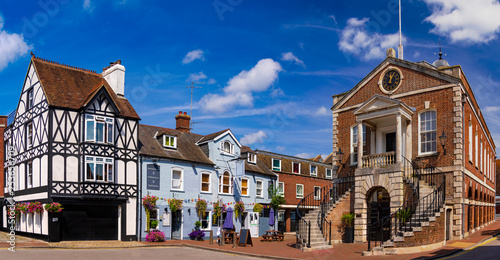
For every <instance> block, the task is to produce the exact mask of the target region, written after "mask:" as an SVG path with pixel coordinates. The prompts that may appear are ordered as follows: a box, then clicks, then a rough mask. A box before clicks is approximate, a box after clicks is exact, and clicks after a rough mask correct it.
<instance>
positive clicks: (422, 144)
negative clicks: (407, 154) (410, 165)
mask: <svg viewBox="0 0 500 260" xmlns="http://www.w3.org/2000/svg"><path fill="white" fill-rule="evenodd" d="M418 120H419V126H420V127H419V128H418V133H419V135H418V137H419V142H418V145H419V149H418V153H419V154H424V155H425V154H433V153H436V152H437V139H436V111H434V110H429V111H424V112H422V113H420V115H419V117H418Z"/></svg>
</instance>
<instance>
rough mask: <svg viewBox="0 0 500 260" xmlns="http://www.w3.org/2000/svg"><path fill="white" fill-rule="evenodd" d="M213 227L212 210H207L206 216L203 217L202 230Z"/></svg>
mask: <svg viewBox="0 0 500 260" xmlns="http://www.w3.org/2000/svg"><path fill="white" fill-rule="evenodd" d="M210 229H212V211H211V210H206V211H205V216H202V217H201V230H210Z"/></svg>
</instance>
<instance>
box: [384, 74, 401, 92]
mask: <svg viewBox="0 0 500 260" xmlns="http://www.w3.org/2000/svg"><path fill="white" fill-rule="evenodd" d="M399 83H401V75H400V74H399V72H398V71H397V70H394V69H392V70H389V71H387V72H386V73H385V75H384V78H383V79H382V87H383V88H384V89H385V90H386V91H393V90H395V89H396V88H397V87H398V86H399Z"/></svg>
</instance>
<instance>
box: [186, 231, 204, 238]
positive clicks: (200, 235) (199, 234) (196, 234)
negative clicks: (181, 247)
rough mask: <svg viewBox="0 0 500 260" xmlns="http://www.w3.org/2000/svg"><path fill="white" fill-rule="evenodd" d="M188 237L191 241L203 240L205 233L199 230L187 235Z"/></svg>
mask: <svg viewBox="0 0 500 260" xmlns="http://www.w3.org/2000/svg"><path fill="white" fill-rule="evenodd" d="M188 236H189V237H190V238H191V239H196V240H203V238H204V237H205V232H203V231H201V230H193V232H191V233H189V234H188Z"/></svg>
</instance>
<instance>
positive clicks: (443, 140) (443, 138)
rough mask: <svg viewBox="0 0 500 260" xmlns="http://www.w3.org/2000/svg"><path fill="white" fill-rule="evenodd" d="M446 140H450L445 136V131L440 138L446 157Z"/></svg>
mask: <svg viewBox="0 0 500 260" xmlns="http://www.w3.org/2000/svg"><path fill="white" fill-rule="evenodd" d="M446 140H448V137H447V136H446V135H445V134H444V130H443V134H441V135H440V136H439V142H440V143H441V146H442V147H443V151H444V152H443V155H446V149H444V146H445V144H446Z"/></svg>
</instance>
